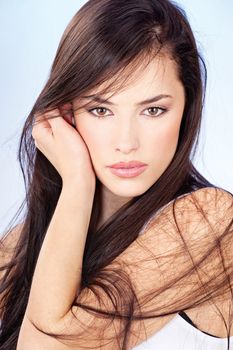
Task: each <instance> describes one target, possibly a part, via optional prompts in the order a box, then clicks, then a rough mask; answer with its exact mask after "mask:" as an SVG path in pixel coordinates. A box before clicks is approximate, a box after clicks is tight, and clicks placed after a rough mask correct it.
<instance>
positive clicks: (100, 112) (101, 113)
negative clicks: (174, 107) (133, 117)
mask: <svg viewBox="0 0 233 350" xmlns="http://www.w3.org/2000/svg"><path fill="white" fill-rule="evenodd" d="M87 111H88V112H89V113H91V114H93V115H94V116H96V117H97V118H105V117H107V116H109V115H113V114H106V111H109V109H107V108H105V107H102V106H99V107H94V108H91V109H88V110H87ZM94 111H95V112H97V114H96V113H94ZM145 111H149V113H150V114H149V115H148V114H147V116H149V117H152V118H153V117H159V116H160V115H162V114H163V113H165V112H166V111H167V109H166V108H162V107H155V106H153V107H149V108H147V109H145ZM158 112H160V113H158Z"/></svg>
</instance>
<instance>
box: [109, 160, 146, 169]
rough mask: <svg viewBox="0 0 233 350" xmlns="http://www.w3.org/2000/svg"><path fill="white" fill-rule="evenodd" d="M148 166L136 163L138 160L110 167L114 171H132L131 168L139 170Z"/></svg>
mask: <svg viewBox="0 0 233 350" xmlns="http://www.w3.org/2000/svg"><path fill="white" fill-rule="evenodd" d="M145 165H147V164H145V163H142V162H139V161H136V160H132V161H130V162H118V163H115V164H112V165H110V166H109V167H110V168H114V169H131V168H139V167H142V166H145Z"/></svg>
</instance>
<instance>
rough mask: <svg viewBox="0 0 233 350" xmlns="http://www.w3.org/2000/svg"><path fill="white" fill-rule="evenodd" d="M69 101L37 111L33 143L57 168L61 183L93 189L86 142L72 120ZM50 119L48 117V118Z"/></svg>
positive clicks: (93, 178)
mask: <svg viewBox="0 0 233 350" xmlns="http://www.w3.org/2000/svg"><path fill="white" fill-rule="evenodd" d="M72 115H73V111H72V104H71V103H68V104H65V105H63V106H62V107H61V108H59V109H58V108H56V109H53V110H52V111H49V112H45V113H42V114H41V113H36V114H35V122H34V126H33V129H32V137H33V138H34V140H35V145H36V147H37V148H38V149H39V150H40V151H41V152H42V153H43V154H44V155H45V156H46V158H47V159H48V160H49V161H50V162H51V163H52V164H53V166H54V167H55V168H56V170H57V171H58V172H59V174H60V176H61V177H62V181H63V184H64V183H74V181H75V183H76V184H77V185H78V186H80V189H84V190H90V191H93V192H94V191H95V185H96V175H95V172H94V169H93V165H92V162H91V158H90V154H89V151H88V149H87V146H86V144H85V142H84V140H83V138H82V137H81V135H80V134H79V132H78V131H77V129H76V128H74V127H73V126H72V125H71V124H72ZM51 117H53V118H52V119H47V118H51Z"/></svg>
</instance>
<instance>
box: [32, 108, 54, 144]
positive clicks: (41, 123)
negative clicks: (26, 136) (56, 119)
mask: <svg viewBox="0 0 233 350" xmlns="http://www.w3.org/2000/svg"><path fill="white" fill-rule="evenodd" d="M32 125H33V128H32V137H33V138H34V139H37V140H39V139H40V138H43V139H44V137H46V136H47V135H52V134H53V131H52V127H51V125H50V122H49V120H48V117H47V113H42V112H37V113H35V115H34V121H33V124H32Z"/></svg>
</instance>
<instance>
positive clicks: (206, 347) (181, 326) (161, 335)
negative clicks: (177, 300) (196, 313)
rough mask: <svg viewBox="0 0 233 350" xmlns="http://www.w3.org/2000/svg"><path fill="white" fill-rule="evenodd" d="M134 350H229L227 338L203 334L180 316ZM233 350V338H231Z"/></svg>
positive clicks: (231, 348)
mask: <svg viewBox="0 0 233 350" xmlns="http://www.w3.org/2000/svg"><path fill="white" fill-rule="evenodd" d="M133 349H134V350H157V349H158V350H227V338H215V337H212V336H211V335H208V334H205V333H203V332H201V331H200V330H199V329H197V328H195V327H194V326H192V325H191V324H190V323H188V322H187V321H186V320H185V319H183V317H181V316H180V315H178V314H177V315H175V316H174V318H173V319H171V320H170V321H169V322H168V323H167V324H166V325H165V326H164V327H163V328H161V329H160V330H159V331H158V332H157V333H156V334H154V335H152V336H151V337H149V338H148V339H147V341H143V342H142V343H141V344H139V345H138V346H136V347H134V348H133ZM229 349H230V350H233V336H231V337H230V347H229Z"/></svg>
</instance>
